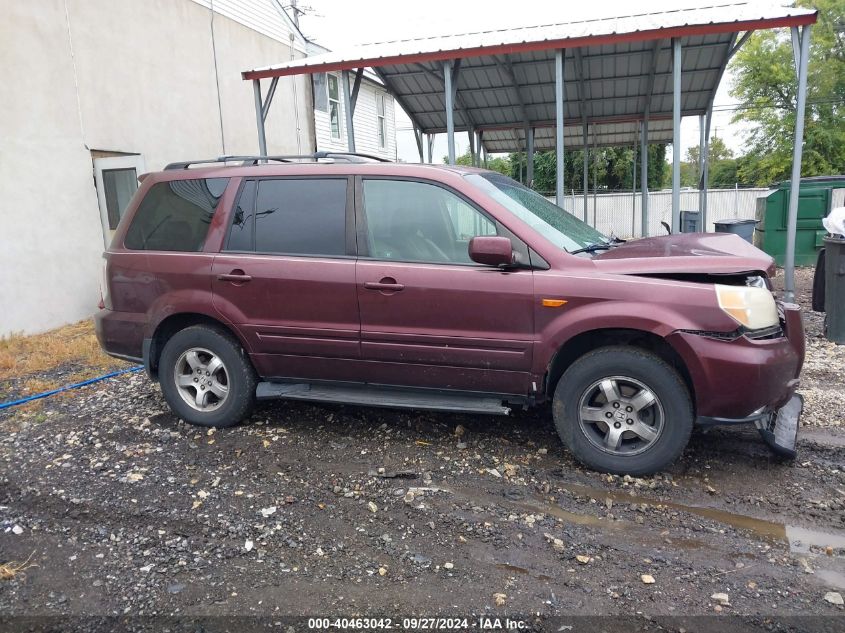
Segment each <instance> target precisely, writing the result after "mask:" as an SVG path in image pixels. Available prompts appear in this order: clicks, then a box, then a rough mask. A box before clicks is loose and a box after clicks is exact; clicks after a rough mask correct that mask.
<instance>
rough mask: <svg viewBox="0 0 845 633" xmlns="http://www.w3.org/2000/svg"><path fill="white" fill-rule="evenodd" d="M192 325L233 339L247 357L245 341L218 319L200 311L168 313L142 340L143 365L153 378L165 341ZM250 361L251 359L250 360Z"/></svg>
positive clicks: (234, 330) (155, 376)
mask: <svg viewBox="0 0 845 633" xmlns="http://www.w3.org/2000/svg"><path fill="white" fill-rule="evenodd" d="M194 325H206V326H208V327H211V328H214V329H216V330H218V331H219V332H221V333H223V334H225V335H227V336H230V337H231V338H233V339H235V340H236V341H237V342H238V343H239V344H240V346H241V349H242V350H243V353H244V354H245V355H246V357H247V359H248V358H249V354H248V349H249V348H248V347H247V344H246V341H244V339H243V338H242V337H241V336H240V334H239V333H238V331H237V330H236V329H235V328H233V327H231V326H230V325H228V324H226V323H224V322H223V321H221V320H220V319H216V318H214V317H212V316H209V315H207V314H202V313H200V312H179V313H177V314H171V315H168V316H167V317H166V318H164V319H162V320H161V321H160V322H159V323H158V325H156V327H155V330H154V331H153V333H152V336H151V337H150V338H148V339H146V340H145V341H144V366H145V367H146V369H147V373H148V374H149V376H150V378H152V379H153V380H157V379H158V364H159V358H160V357H161V351H162V350H163V349H164V346H165V345H166V344H167V341H169V340H170V338H171V337H172V336H173V335H174V334H176V333H177V332H179V331H181V330H184V329H185V328H188V327H191V326H194ZM250 363H251V361H250Z"/></svg>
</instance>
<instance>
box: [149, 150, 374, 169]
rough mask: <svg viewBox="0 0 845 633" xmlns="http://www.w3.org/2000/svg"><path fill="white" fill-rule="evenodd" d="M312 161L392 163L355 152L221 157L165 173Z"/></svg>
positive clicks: (188, 163)
mask: <svg viewBox="0 0 845 633" xmlns="http://www.w3.org/2000/svg"><path fill="white" fill-rule="evenodd" d="M304 160H310V161H313V162H318V161H320V160H333V161H338V162H346V163H370V162H379V163H389V162H390V161H389V160H388V159H386V158H381V157H380V156H373V155H371V154H358V153H355V152H314V153H313V154H290V155H283V156H219V157H217V158H210V159H206V160H188V161H180V162H176V163H169V164H168V165H166V166H165V167H164V169H165V171H170V170H174V169H188V168H189V167H190V166H191V165H213V164H215V163H230V162H240V163H241V165H258V164H259V163H261V162H268V161H272V162H276V163H295V162H297V161H304Z"/></svg>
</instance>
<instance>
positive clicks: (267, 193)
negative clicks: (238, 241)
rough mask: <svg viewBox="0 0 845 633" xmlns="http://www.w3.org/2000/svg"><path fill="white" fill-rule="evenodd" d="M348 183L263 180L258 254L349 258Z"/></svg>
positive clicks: (258, 198) (337, 180)
mask: <svg viewBox="0 0 845 633" xmlns="http://www.w3.org/2000/svg"><path fill="white" fill-rule="evenodd" d="M347 182H348V181H347V179H346V178H301V179H297V178H280V179H269V178H268V179H262V180H259V181H258V195H257V196H256V201H255V213H254V216H255V218H254V223H255V229H254V234H255V238H254V241H255V251H256V252H258V253H279V254H286V255H317V256H321V255H322V256H328V257H332V256H334V257H336V256H343V255H346V190H347ZM235 219H237V218H235ZM233 230H234V226H233Z"/></svg>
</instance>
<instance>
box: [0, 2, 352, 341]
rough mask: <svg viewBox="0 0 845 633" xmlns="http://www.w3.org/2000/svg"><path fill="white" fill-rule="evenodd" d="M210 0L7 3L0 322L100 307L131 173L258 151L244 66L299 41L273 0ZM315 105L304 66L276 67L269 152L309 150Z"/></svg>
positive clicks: (29, 327) (1, 44) (57, 318)
mask: <svg viewBox="0 0 845 633" xmlns="http://www.w3.org/2000/svg"><path fill="white" fill-rule="evenodd" d="M211 6H212V0H145V1H144V2H137V1H136V0H38V1H37V2H5V3H3V19H2V22H0V84H2V85H3V86H4V87H5V88H6V93H7V94H6V97H7V98H4V99H2V100H0V200H2V203H0V226H2V227H3V228H2V230H0V269H2V270H3V273H2V274H0V303H2V307H0V336H5V335H8V334H11V333H15V332H22V333H34V332H39V331H43V330H47V329H50V328H52V327H56V326H59V325H62V324H65V323H69V322H73V321H76V320H79V319H83V318H86V317H89V316H90V315H91V314H92V313H93V312H94V311H95V310H96V306H97V302H98V299H99V291H98V287H99V279H100V274H101V267H102V264H101V262H102V257H101V254H102V251H103V248H104V245H106V244H107V243H108V242H109V240H110V236H111V233H112V229H113V228H114V226H115V224H116V222H117V220H118V219H119V217H120V215H121V213H122V211H123V208H124V207H125V205H126V202H127V201H128V199H129V198H130V197H131V195H132V193H133V192H134V191H135V189H136V187H137V181H136V178H137V176H138V175H140V174H141V173H143V172H145V171H154V170H159V169H161V168H162V167H164V165H165V164H167V163H168V162H172V161H178V160H189V159H202V158H213V157H216V156H220V155H222V154H257V153H258V137H257V132H256V123H255V106H254V100H253V86H252V82H248V81H243V79H242V78H241V71H242V70H243V69H244V68H252V67H255V66H261V65H266V64H273V63H277V62H279V61H281V60H286V59H292V58H300V57H304V56H305V55H306V41H305V38H304V37H303V36H302V35H301V34H300V32H299V30H298V29H297V28H296V26H295V25H294V24H293V22H291V20H290V18H289V17H288V15H287V14H286V13H285V12H284V10H283V9H282V4H281V2H280V1H279V0H214V1H213V7H214V11H213V12H212V11H211ZM265 90H266V88H265ZM366 100H367V99H366V97H365V98H364V99H363V100H362V102H361V103H362V105H361V109H362V112H363V111H364V110H366V109H367V106H365V105H364V103H365V102H366ZM312 112H313V108H312V95H311V82H310V81H309V79H308V78H307V77H305V76H302V77H286V78H283V79H282V80H280V83H279V86H278V90H277V91H276V97H275V100H274V102H273V104H272V107H271V108H270V111H269V115H268V117H267V122H266V130H267V145H268V151H269V152H270V153H273V154H295V153H308V152H311V151H313V148H314V147H315V145H316V140H315V137H314V124H313V115H312ZM362 127H363V124H362Z"/></svg>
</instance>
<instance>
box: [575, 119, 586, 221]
mask: <svg viewBox="0 0 845 633" xmlns="http://www.w3.org/2000/svg"><path fill="white" fill-rule="evenodd" d="M587 127H588V126H587V117H586V116H584V121H583V123H582V124H581V128H582V130H581V135H582V136H583V137H584V156H583V159H584V176H583V182H584V222H587V204H588V203H589V199H590V164H589V163H590V141H589V139H588V138H587V134H588V131H587ZM573 211H574V209H573Z"/></svg>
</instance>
